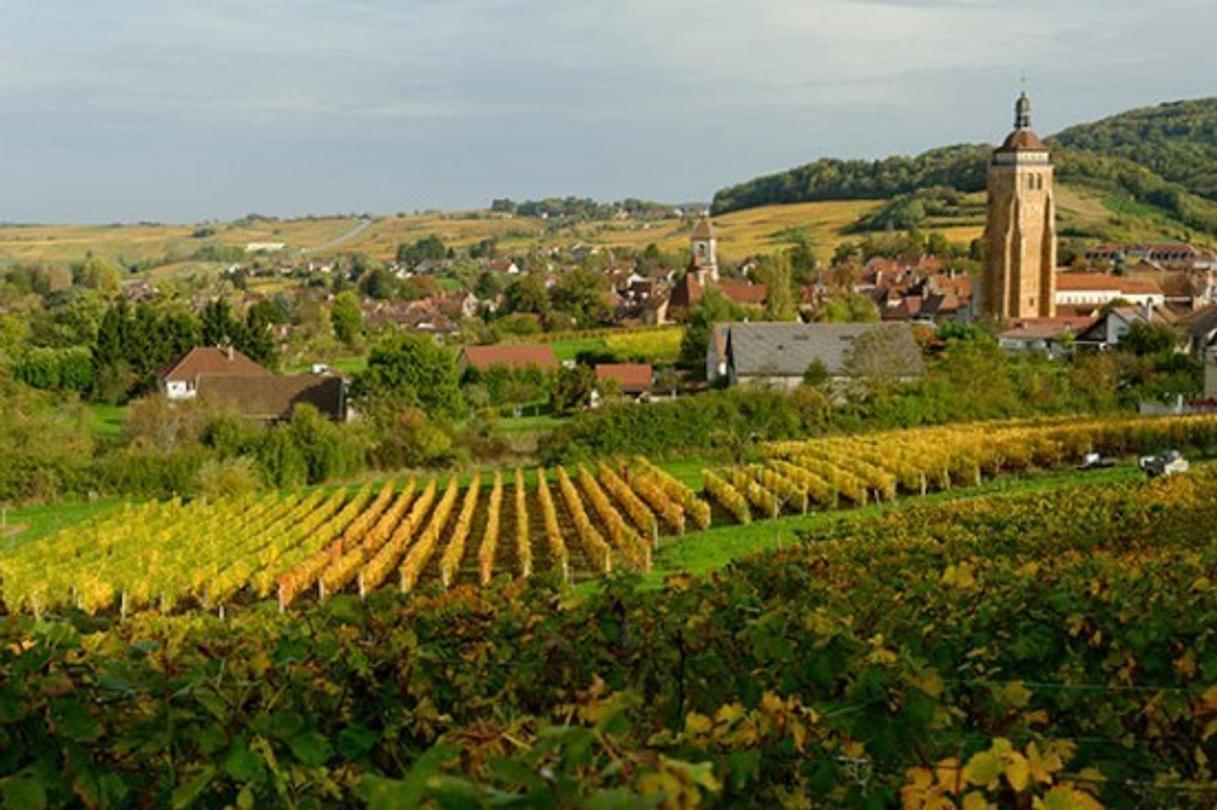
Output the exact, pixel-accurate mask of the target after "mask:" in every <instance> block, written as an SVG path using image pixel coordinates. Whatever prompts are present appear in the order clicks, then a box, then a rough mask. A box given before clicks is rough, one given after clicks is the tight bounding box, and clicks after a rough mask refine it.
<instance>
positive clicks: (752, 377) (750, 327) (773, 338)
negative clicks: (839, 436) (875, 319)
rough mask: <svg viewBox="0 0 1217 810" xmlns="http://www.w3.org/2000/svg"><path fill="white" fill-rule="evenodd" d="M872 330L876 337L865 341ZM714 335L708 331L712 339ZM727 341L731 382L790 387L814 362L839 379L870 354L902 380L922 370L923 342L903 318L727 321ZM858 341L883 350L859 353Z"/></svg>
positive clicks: (866, 360) (875, 349)
mask: <svg viewBox="0 0 1217 810" xmlns="http://www.w3.org/2000/svg"><path fill="white" fill-rule="evenodd" d="M872 336H873V337H874V338H876V339H875V340H873V341H863V339H864V338H871V337H872ZM715 339H716V336H715V335H713V334H712V336H711V343H712V344H713V343H714V341H715ZM726 341H727V343H726V358H727V362H726V374H727V378H728V382H729V384H731V385H747V384H760V385H772V386H777V387H781V388H794V387H796V386H797V385H799V384H800V383H802V382H803V379H804V375H805V374H806V373H807V371H808V369H809V368H811V367H812V366H813V365H814V364H819V365H821V366H822V367H823V368H824V370H825V371H826V372H827V374H828V377H829V379H830V380H831V381H832V382H834V383H840V382H843V381H846V380H849V379H850V378H851V377H852V376H854V369H853V363H854V362H861V363H868V362H870V361H872V360H873V361H874V362H875V364H876V368H880V367H881V368H882V369H883V373H884V374H887V375H890V376H892V377H894V378H896V379H899V380H902V381H908V380H913V379H917V378H919V377H922V376H924V375H925V362H924V360H923V359H922V356H921V348H920V347H919V346H918V345H917V340H916V338H915V337H914V335H913V330H912V329H911V328H910V327H909V326H908V325H907V324H895V323H893V324H865V323H732V324H727V325H726ZM856 346H859V347H869V348H865V349H864V350H865V351H871V352H882V353H883V354H882V356H880V355H877V354H875V355H869V356H866V357H858V355H857V354H856V352H855V347H856ZM707 371H710V369H707Z"/></svg>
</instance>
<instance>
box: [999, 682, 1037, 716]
mask: <svg viewBox="0 0 1217 810" xmlns="http://www.w3.org/2000/svg"><path fill="white" fill-rule="evenodd" d="M997 699H998V700H1000V701H1001V702H1002V703H1003V704H1005V705H1006V706H1010V707H1012V708H1015V709H1025V708H1027V706H1028V704H1030V703H1031V690H1030V689H1028V688H1027V687H1026V686H1024V685H1023V682H1022V681H1010V682H1009V683H1007V684H1006V685H1005V686H1003V687H1002V688H1001V689H1000V690H998V692H997Z"/></svg>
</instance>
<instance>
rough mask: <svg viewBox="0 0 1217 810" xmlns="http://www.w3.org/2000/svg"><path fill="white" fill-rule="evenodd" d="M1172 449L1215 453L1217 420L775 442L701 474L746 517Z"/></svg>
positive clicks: (717, 497) (974, 428)
mask: <svg viewBox="0 0 1217 810" xmlns="http://www.w3.org/2000/svg"><path fill="white" fill-rule="evenodd" d="M1167 448H1194V449H1198V450H1201V451H1203V452H1205V453H1209V452H1212V451H1213V450H1214V449H1217V417H1214V416H1208V415H1203V416H1186V417H1178V418H1170V419H1143V418H1132V417H1129V418H1101V419H1088V420H1078V419H1063V420H1055V421H1045V422H1036V423H1024V422H1012V423H994V424H980V425H961V426H947V427H936V428H924V429H920V430H902V431H891V432H884V433H869V434H864V435H858V436H841V437H832V438H823V439H812V440H808V441H789V442H774V443H771V444H768V445H765V446H764V447H763V448H762V451H761V456H762V459H761V461H760V462H758V463H754V464H747V465H740V466H736V467H730V468H725V469H717V470H715V469H707V470H705V471H703V473H702V480H703V483H704V487H705V491H706V492H707V493H708V494H709V496H710V498H711V499H712V500H713V502H714V503H715V504H717V505H718V506H719V507H720V508H721V509H722V510H723V511H724V512H725V513H726V514H728V515H730V516H731V518H732V519H734V520H736V521H737V522H740V523H748V522H750V521H752V520H754V519H766V518H773V517H777V516H778V515H781V514H798V513H804V512H807V511H808V510H813V509H814V510H819V509H834V508H839V507H843V506H845V507H848V506H865V505H866V504H868V503H882V502H889V501H893V500H895V499H896V498H897V497H899V496H900V495H925V494H926V493H928V492H932V491H935V492H941V491H949V490H951V489H952V488H958V487H971V486H976V485H978V484H980V483H981V482H982V481H983V480H984V479H986V478H995V477H997V476H1000V475H1009V474H1018V473H1023V472H1026V471H1028V470H1031V469H1053V468H1057V467H1061V466H1063V465H1068V464H1076V463H1078V461H1080V460H1081V459H1082V457H1083V456H1084V455H1085V454H1087V453H1092V452H1093V453H1100V454H1101V455H1104V456H1113V457H1128V456H1130V455H1134V454H1138V453H1151V452H1160V451H1162V450H1164V449H1167Z"/></svg>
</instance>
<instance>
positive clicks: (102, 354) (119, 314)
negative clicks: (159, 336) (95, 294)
mask: <svg viewBox="0 0 1217 810" xmlns="http://www.w3.org/2000/svg"><path fill="white" fill-rule="evenodd" d="M128 312H129V308H128V306H127V299H125V298H120V299H119V301H118V305H117V306H114V307H110V308H109V309H107V310H106V314H105V315H103V316H102V318H101V326H100V327H99V328H98V330H97V340H96V341H95V342H94V344H93V360H94V362H95V363H96V364H97V366H98V367H99V368H101V367H109V368H113V367H114V366H116V365H117V364H119V363H125V362H126V359H127V347H126V341H125V338H126V335H127V327H126V325H125V323H124V321H125V320H126V319H127V317H128Z"/></svg>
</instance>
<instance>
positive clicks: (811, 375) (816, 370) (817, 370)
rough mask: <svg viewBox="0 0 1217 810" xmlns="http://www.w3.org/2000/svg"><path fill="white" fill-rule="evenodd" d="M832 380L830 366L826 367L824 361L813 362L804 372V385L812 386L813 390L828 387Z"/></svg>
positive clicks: (817, 359) (816, 360)
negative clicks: (829, 371)
mask: <svg viewBox="0 0 1217 810" xmlns="http://www.w3.org/2000/svg"><path fill="white" fill-rule="evenodd" d="M830 379H831V375H830V374H829V373H828V366H826V365H824V361H823V360H820V359H819V358H816V359H815V360H812V361H811V363H810V364H808V366H807V369H806V371H804V372H803V385H810V386H811V387H812V388H820V387H822V386H824V385H827V384H828V381H829V380H830Z"/></svg>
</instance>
